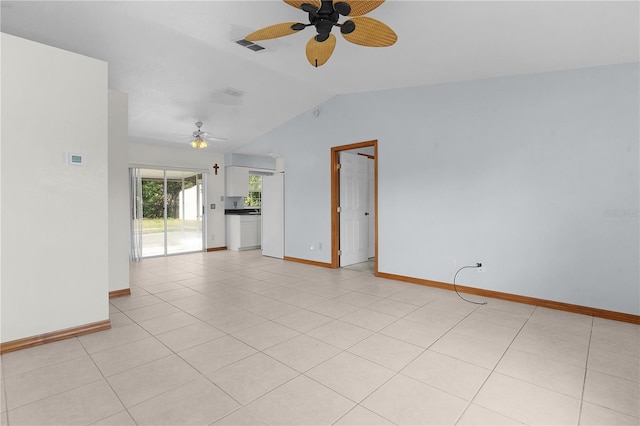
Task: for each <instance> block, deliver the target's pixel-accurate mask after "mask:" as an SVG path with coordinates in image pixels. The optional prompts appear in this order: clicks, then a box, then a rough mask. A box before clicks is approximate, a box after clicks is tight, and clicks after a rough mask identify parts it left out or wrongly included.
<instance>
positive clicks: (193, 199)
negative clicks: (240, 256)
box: [166, 170, 203, 254]
mask: <svg viewBox="0 0 640 426" xmlns="http://www.w3.org/2000/svg"><path fill="white" fill-rule="evenodd" d="M166 178H167V180H166V188H167V192H166V194H167V195H166V196H167V210H166V212H167V221H166V223H167V234H166V235H167V254H176V253H187V252H192V251H201V250H202V241H203V238H202V213H203V208H202V206H203V203H202V192H203V191H202V174H201V173H193V172H180V171H175V170H167V171H166Z"/></svg>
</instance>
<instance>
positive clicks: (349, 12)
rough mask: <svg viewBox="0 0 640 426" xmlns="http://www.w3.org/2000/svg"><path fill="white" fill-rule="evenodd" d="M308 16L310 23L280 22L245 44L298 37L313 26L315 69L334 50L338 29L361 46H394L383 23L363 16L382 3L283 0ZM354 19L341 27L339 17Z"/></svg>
mask: <svg viewBox="0 0 640 426" xmlns="http://www.w3.org/2000/svg"><path fill="white" fill-rule="evenodd" d="M283 1H284V2H285V3H287V4H288V5H290V6H293V7H295V8H296V9H301V10H302V11H304V12H307V13H308V14H309V23H308V24H303V23H301V22H283V23H281V24H276V25H271V26H268V27H265V28H263V29H261V30H258V31H255V32H253V33H251V34H249V35H248V36H246V37H245V40H247V41H258V40H267V39H271V38H276V37H283V36H286V35H290V34H294V33H297V32H298V31H301V30H303V29H305V28H307V27H310V26H313V27H315V29H316V32H317V34H316V35H314V36H313V37H311V40H309V42H308V43H307V49H306V53H307V60H308V61H309V63H310V64H311V65H312V66H314V67H319V66H321V65H324V64H325V63H326V62H327V61H328V60H329V58H330V57H331V54H332V53H333V50H334V49H335V47H336V37H335V36H334V35H333V34H331V30H332V29H333V27H339V28H340V33H341V34H342V37H344V38H345V39H346V40H347V41H350V42H351V43H355V44H359V45H361V46H370V47H385V46H391V45H393V44H394V43H395V42H396V40H397V39H398V36H397V35H396V33H395V32H393V30H392V29H391V28H389V27H388V26H387V25H385V24H383V23H382V22H380V21H378V20H376V19H373V18H368V17H365V16H362V15H364V14H366V13H369V12H371V11H372V10H373V9H375V8H377V7H378V6H380V5H381V4H382V3H384V0H339V1H333V0H297V1H296V0H283ZM341 15H342V16H353V18H350V19H348V20H346V21H344V22H342V23H339V22H338V20H339V19H340V16H341Z"/></svg>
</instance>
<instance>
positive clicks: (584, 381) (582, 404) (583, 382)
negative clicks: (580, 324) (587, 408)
mask: <svg viewBox="0 0 640 426" xmlns="http://www.w3.org/2000/svg"><path fill="white" fill-rule="evenodd" d="M593 324H594V317H591V328H590V329H589V344H588V345H587V358H586V359H585V362H584V376H583V379H582V391H581V392H580V407H579V411H578V424H581V423H580V422H581V420H582V407H583V406H584V391H585V388H586V386H587V373H588V372H589V368H588V367H589V355H590V354H591V338H592V337H593Z"/></svg>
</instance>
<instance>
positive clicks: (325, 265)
mask: <svg viewBox="0 0 640 426" xmlns="http://www.w3.org/2000/svg"><path fill="white" fill-rule="evenodd" d="M284 260H287V261H289V262H296V263H304V264H305V265H313V266H320V267H321V268H333V266H332V265H331V264H330V263H324V262H316V261H315V260H309V259H300V258H298V257H289V256H285V257H284Z"/></svg>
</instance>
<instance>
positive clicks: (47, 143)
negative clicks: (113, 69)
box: [1, 34, 109, 342]
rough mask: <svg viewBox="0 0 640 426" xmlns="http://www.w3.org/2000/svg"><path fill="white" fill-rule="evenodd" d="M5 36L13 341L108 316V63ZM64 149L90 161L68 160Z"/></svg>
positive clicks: (7, 331) (4, 287)
mask: <svg viewBox="0 0 640 426" xmlns="http://www.w3.org/2000/svg"><path fill="white" fill-rule="evenodd" d="M1 43H2V49H1V50H2V95H1V97H2V99H1V102H2V126H1V137H2V144H1V151H2V156H1V161H2V168H1V174H2V180H1V184H2V192H1V198H2V224H1V228H2V241H1V245H2V259H1V263H2V276H1V292H2V302H1V303H2V306H1V307H2V314H1V315H2V326H1V332H2V336H1V340H2V342H8V341H12V340H16V339H21V338H26V337H31V336H35V335H39V334H42V333H47V332H51V331H56V330H62V329H66V328H70V327H77V326H82V325H86V324H90V323H94V322H98V321H104V320H108V319H109V303H108V291H109V282H108V276H109V264H108V248H109V240H108V235H107V232H108V217H107V211H108V207H109V206H108V178H107V161H108V152H107V132H108V129H107V119H108V110H107V108H108V107H107V106H108V99H107V64H106V63H105V62H102V61H98V60H95V59H91V58H87V57H84V56H80V55H77V54H73V53H70V52H66V51H63V50H59V49H55V48H52V47H49V46H45V45H42V44H38V43H33V42H31V41H28V40H24V39H20V38H17V37H13V36H10V35H6V34H2V35H1ZM67 153H79V154H82V155H84V157H85V161H86V164H85V165H84V166H69V165H67V164H66V161H65V160H66V154H67Z"/></svg>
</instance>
